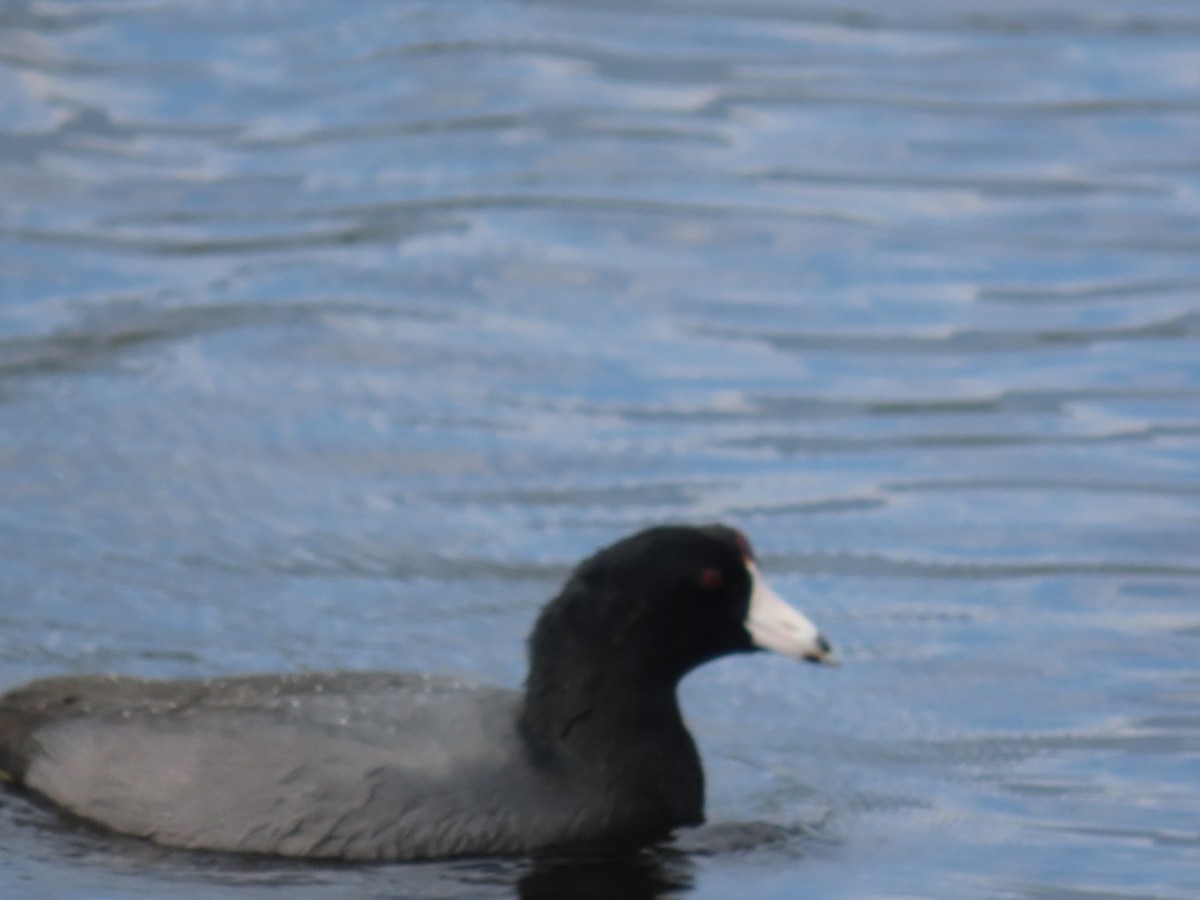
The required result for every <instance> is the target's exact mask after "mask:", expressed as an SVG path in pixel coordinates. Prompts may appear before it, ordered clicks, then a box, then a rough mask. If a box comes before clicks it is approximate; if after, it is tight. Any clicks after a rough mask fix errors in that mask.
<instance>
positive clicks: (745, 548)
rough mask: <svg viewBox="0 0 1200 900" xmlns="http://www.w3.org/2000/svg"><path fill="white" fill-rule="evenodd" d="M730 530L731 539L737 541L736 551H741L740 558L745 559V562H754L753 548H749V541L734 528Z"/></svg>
mask: <svg viewBox="0 0 1200 900" xmlns="http://www.w3.org/2000/svg"><path fill="white" fill-rule="evenodd" d="M732 530H733V539H734V540H735V541H737V545H738V549H739V550H741V551H742V558H743V559H745V560H746V562H754V548H753V547H751V546H750V539H749V538H747V537H746V536H745V535H744V534H742V533H741V532H740V531H738V530H737V529H736V528H734V529H732Z"/></svg>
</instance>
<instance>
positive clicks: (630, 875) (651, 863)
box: [516, 847, 694, 900]
mask: <svg viewBox="0 0 1200 900" xmlns="http://www.w3.org/2000/svg"><path fill="white" fill-rule="evenodd" d="M693 869H694V867H693V864H692V861H691V860H690V859H689V858H688V856H687V855H685V854H683V853H680V852H679V851H678V850H675V849H673V848H669V847H657V848H651V849H647V850H641V851H636V852H634V851H631V852H628V853H619V854H607V855H599V854H597V855H572V856H555V857H545V858H540V859H536V860H533V861H532V863H531V865H530V868H529V870H528V871H527V872H525V873H524V875H522V876H521V877H520V878H519V879H518V881H517V885H516V888H517V890H516V896H518V897H520V898H521V900H550V898H561V897H582V898H605V900H608V898H614V897H620V898H623V900H651V898H659V897H667V896H678V895H679V894H680V893H681V892H684V891H687V890H689V889H690V888H691V887H692V885H693V883H694V877H693V874H694V873H693Z"/></svg>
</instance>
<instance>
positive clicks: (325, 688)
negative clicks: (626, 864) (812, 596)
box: [0, 525, 837, 861]
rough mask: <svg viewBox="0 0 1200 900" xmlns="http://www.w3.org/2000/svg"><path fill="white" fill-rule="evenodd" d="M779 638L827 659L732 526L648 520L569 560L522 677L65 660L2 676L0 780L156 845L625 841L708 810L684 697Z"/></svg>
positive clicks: (516, 850) (331, 850)
mask: <svg viewBox="0 0 1200 900" xmlns="http://www.w3.org/2000/svg"><path fill="white" fill-rule="evenodd" d="M756 650H771V651H775V652H777V653H781V654H784V655H786V656H790V657H793V658H796V659H798V660H807V661H810V662H817V663H828V664H836V662H837V660H836V656H835V654H834V651H833V649H832V647H831V645H830V643H829V641H828V640H827V639H826V638H825V637H824V636H823V635H822V634H821V632H820V631H819V630H818V629H817V627H816V626H815V625H814V624H813V623H812V622H811V621H810V620H809V619H808V618H807V617H806V616H804V615H803V614H802V613H800V612H799V611H797V610H796V609H795V608H794V607H792V606H790V605H788V604H787V603H786V602H785V601H784V600H783V599H781V598H780V596H779V595H778V594H776V593H775V592H774V591H773V590H772V589H771V588H770V587H769V586H768V584H767V583H766V581H765V580H764V578H763V576H762V575H761V574H760V572H759V569H758V564H757V560H756V557H755V554H754V551H753V550H752V548H751V545H750V542H749V541H748V540H747V538H746V537H745V536H744V534H743V533H742V532H740V531H738V530H737V529H735V528H732V527H729V526H726V525H706V526H694V525H660V526H656V527H651V528H648V529H645V530H642V531H639V532H637V533H635V534H632V535H630V536H628V537H625V538H623V539H621V540H619V541H617V542H615V543H613V544H612V545H610V546H607V547H605V548H603V549H601V550H599V551H597V552H595V553H594V554H593V555H591V556H589V557H588V558H586V559H584V560H583V561H582V562H581V563H579V564H578V565H577V566H576V567H575V568H574V570H573V571H572V572H571V573H570V575H569V577H568V578H567V579H566V582H565V584H564V585H563V587H562V589H561V590H560V592H559V593H558V594H557V596H555V597H554V598H553V599H551V600H550V601H549V602H548V603H547V604H546V605H545V606H544V608H543V609H542V610H541V612H540V614H539V615H538V617H537V619H536V622H535V624H534V627H533V630H532V632H531V634H530V636H529V638H528V641H527V655H528V674H527V677H526V679H525V682H524V686H523V690H514V689H506V688H501V687H493V686H486V685H474V684H470V683H468V682H466V681H463V680H461V679H458V678H454V677H448V676H439V675H425V674H410V673H399V672H377V671H343V672H315V673H295V674H252V675H237V676H224V677H217V678H212V679H140V678H133V677H128V676H113V675H66V676H56V677H49V678H44V679H39V680H36V681H33V682H31V683H29V684H27V685H25V686H23V687H19V688H17V689H14V690H11V691H9V692H8V693H5V694H3V695H2V696H0V778H2V779H3V780H4V781H6V782H8V783H9V785H10V787H11V788H13V789H16V790H18V791H21V792H24V793H27V794H31V795H33V796H34V797H36V798H39V799H40V800H41V801H43V802H47V801H48V802H49V804H51V805H52V806H54V807H57V808H58V809H59V810H61V811H63V812H65V813H67V814H68V815H69V816H70V817H72V818H75V819H82V820H84V821H86V822H89V823H92V824H93V825H97V826H100V827H101V828H103V829H107V830H110V831H113V832H118V833H121V834H125V835H131V836H135V837H139V838H144V839H147V840H149V841H152V842H154V843H157V844H160V845H165V846H169V847H178V848H187V849H193V850H210V851H225V852H232V853H252V854H268V855H275V856H284V857H294V858H303V859H324V860H351V861H404V860H431V859H448V858H455V857H487V856H521V855H534V854H541V853H546V852H553V851H560V850H561V851H571V850H578V849H585V850H588V851H593V850H614V851H620V850H628V849H635V848H638V847H643V846H647V845H651V844H654V843H656V842H660V841H662V840H664V839H666V838H667V837H669V836H670V835H671V834H672V832H674V831H675V830H676V829H679V828H681V827H685V826H693V825H698V824H701V823H702V822H703V821H704V790H705V786H704V773H703V769H702V766H701V761H700V756H699V754H698V752H697V748H696V744H695V741H694V740H693V738H692V736H691V734H690V733H689V731H688V729H687V726H686V725H685V722H684V719H683V716H682V714H681V711H680V707H679V701H678V697H677V686H678V684H679V682H680V680H681V679H682V678H683V677H684V676H685V675H686V674H687V673H688V672H690V671H692V670H693V669H695V668H696V667H697V666H699V665H701V664H703V663H705V662H708V661H710V660H714V659H717V658H719V657H723V656H726V655H730V654H737V653H748V652H752V651H756Z"/></svg>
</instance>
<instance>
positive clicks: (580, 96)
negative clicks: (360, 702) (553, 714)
mask: <svg viewBox="0 0 1200 900" xmlns="http://www.w3.org/2000/svg"><path fill="white" fill-rule="evenodd" d="M0 277H2V280H0V498H2V502H0V685H2V686H9V685H13V684H16V683H18V682H21V681H22V680H25V679H27V678H31V677H34V676H39V675H46V674H51V673H56V672H62V671H94V670H108V671H121V672H130V673H138V674H151V675H185V674H187V675H194V674H217V673H228V672H235V671H244V670H273V669H297V668H328V667H354V668H358V667H388V668H404V669H428V670H448V671H453V672H458V673H465V674H468V675H470V676H472V677H475V678H480V679H488V680H495V681H500V682H503V683H507V684H517V683H519V681H520V678H521V675H522V648H521V641H522V639H523V635H524V633H525V630H526V628H527V627H528V623H529V621H530V619H531V618H532V616H533V614H534V612H535V611H536V609H537V607H538V606H539V605H540V603H541V602H542V601H543V600H544V599H545V598H546V597H548V596H549V595H550V594H551V593H552V592H553V590H554V587H555V585H556V583H557V582H558V580H559V579H561V577H562V576H563V574H564V572H565V571H566V569H567V567H568V566H569V565H570V564H571V563H572V562H573V561H574V560H576V559H577V558H579V557H580V556H582V555H583V554H585V553H586V552H588V551H590V550H591V549H593V548H594V547H596V546H598V545H600V544H602V543H604V542H606V541H608V540H611V539H612V538H614V537H616V536H618V535H620V534H622V533H624V532H626V531H629V530H632V529H634V528H636V527H639V526H641V525H643V524H648V523H651V522H658V521H663V520H698V521H708V520H713V519H723V520H728V521H732V522H736V523H738V524H740V525H741V526H743V527H744V528H746V529H747V530H748V531H749V532H750V534H751V535H752V536H753V538H754V539H755V541H756V543H757V544H758V546H759V548H760V551H761V555H762V556H763V558H764V562H763V566H764V568H765V569H767V570H768V571H769V572H770V574H771V575H772V581H773V583H774V584H775V586H776V587H777V589H779V590H780V592H781V593H783V594H785V595H789V596H790V597H791V598H792V599H793V600H795V601H796V602H797V603H798V604H799V605H801V606H802V607H804V608H805V609H807V610H808V611H809V613H810V614H811V615H812V616H813V617H814V618H815V619H817V620H818V621H819V622H820V623H821V624H822V625H823V626H824V628H825V630H826V631H827V632H828V633H829V634H830V635H831V637H833V638H834V639H835V641H836V642H837V643H838V644H839V645H840V647H841V649H842V655H843V657H844V659H845V666H844V668H842V669H841V670H839V671H819V670H812V669H810V668H807V667H798V666H796V665H795V664H792V663H789V662H788V661H786V660H782V659H770V658H766V657H755V658H742V659H735V660H727V661H724V662H722V663H719V664H716V665H714V666H712V667H710V668H708V669H707V670H704V671H702V672H700V673H697V674H696V675H695V676H693V677H692V678H690V679H689V681H688V682H687V683H686V685H685V703H686V707H687V711H688V715H689V718H690V720H691V722H692V724H693V728H694V731H695V732H696V734H697V737H698V740H699V743H700V745H701V748H702V751H703V753H704V756H705V759H706V764H707V769H708V775H709V782H710V802H709V813H710V819H711V820H712V822H714V823H715V827H714V828H713V829H711V830H708V831H702V832H701V833H699V834H694V835H687V836H684V837H683V838H682V839H681V841H680V843H679V844H678V845H677V846H676V847H674V848H670V849H667V850H663V851H661V852H659V853H656V854H648V855H647V856H645V857H642V858H638V859H635V860H629V861H627V862H626V863H623V864H621V865H617V864H615V863H605V864H598V863H594V862H588V861H574V862H559V863H554V864H549V863H547V864H541V865H533V864H530V863H528V862H522V861H512V862H500V863H491V862H483V863H474V862H471V863H459V864H454V865H426V866H408V867H405V866H390V867H383V868H366V869H355V868H328V867H325V868H322V867H310V866H296V865H283V864H276V863H265V862H245V861H237V860H229V859H226V858H209V857H199V858H197V857H195V856H190V855H187V854H172V853H160V852H157V851H152V850H149V849H147V848H145V847H142V846H140V845H138V844H136V843H131V842H126V841H120V840H109V839H105V838H103V837H101V836H98V835H95V834H93V833H91V832H87V831H80V830H78V829H75V828H72V827H69V826H66V825H64V824H63V823H62V822H61V821H60V820H58V819H57V818H56V817H54V816H53V815H51V814H49V813H47V812H46V811H44V810H41V809H39V808H37V807H35V806H31V805H30V804H29V803H27V802H26V801H24V800H21V799H16V798H12V797H5V798H4V799H3V801H2V803H3V805H2V806H0V894H3V895H4V896H30V897H33V896H47V897H51V896H52V897H56V898H64V897H65V898H107V897H129V896H146V897H153V896H164V895H166V894H168V893H169V894H170V895H171V896H176V897H205V898H209V897H247V898H250V897H267V896H286V897H289V898H290V897H304V898H308V897H312V898H327V897H345V896H373V897H478V896H496V897H504V896H513V895H514V894H520V895H522V896H563V895H568V894H569V893H571V892H573V891H575V892H577V891H581V890H584V889H586V888H590V889H591V890H592V892H593V895H595V896H616V895H624V896H656V895H661V894H664V893H668V894H680V895H685V896H688V897H696V898H725V897H731V896H753V897H779V898H784V897H787V898H791V897H795V896H800V895H804V896H816V897H845V898H864V897H956V898H963V897H979V898H983V897H987V898H1039V900H1040V898H1050V897H1067V898H1075V900H1079V898H1099V897H1103V898H1151V897H1153V898H1185V897H1186V898H1191V897H1195V896H1197V895H1198V894H1200V824H1198V823H1200V818H1198V810H1200V662H1198V660H1200V554H1198V553H1197V548H1198V546H1200V528H1198V526H1200V10H1198V9H1197V7H1196V5H1195V4H1194V3H1191V2H1183V0H1175V2H1168V0H1161V2H1155V0H1141V2H1133V0H1123V2H1118V0H1038V2H1032V0H1006V2H1004V3H1000V2H997V0H984V2H978V3H972V4H962V3H958V2H955V3H950V2H939V0H913V2H907V3H903V4H891V3H882V2H872V0H863V2H859V3H854V4H851V3H846V2H786V0H747V2H733V0H660V2H646V3H622V2H613V0H606V2H600V0H558V2H502V0H426V2H415V0H395V2H379V0H360V2H356V3H353V4H327V3H317V2H288V3H283V2H269V0H267V2H258V3H254V4H248V3H234V2H216V0H211V2H202V0H190V2H188V0H180V2H173V3H161V2H150V0H102V2H68V0H59V2H50V0H43V2H37V0H35V2H20V0H10V2H5V3H0Z"/></svg>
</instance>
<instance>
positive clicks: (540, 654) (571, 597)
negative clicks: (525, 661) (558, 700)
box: [530, 525, 832, 687]
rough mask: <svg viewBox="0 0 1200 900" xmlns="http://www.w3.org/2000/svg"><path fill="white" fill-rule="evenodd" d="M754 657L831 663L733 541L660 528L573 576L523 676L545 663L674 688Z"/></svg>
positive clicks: (719, 529)
mask: <svg viewBox="0 0 1200 900" xmlns="http://www.w3.org/2000/svg"><path fill="white" fill-rule="evenodd" d="M758 649H769V650H776V651H778V652H781V653H785V654H787V655H789V656H794V657H797V658H802V659H809V660H812V661H816V662H820V661H828V660H829V658H830V656H831V653H832V651H831V648H830V646H829V644H828V642H826V641H825V639H824V638H823V637H821V635H820V633H819V632H818V631H817V629H816V628H815V627H814V626H813V625H812V623H811V622H809V621H808V619H806V618H805V617H804V616H803V615H801V614H800V613H799V612H797V611H796V610H794V609H792V608H791V607H790V606H788V605H787V604H786V603H784V602H783V601H782V600H781V599H780V598H779V597H778V595H776V594H775V593H774V592H772V591H771V590H770V588H768V587H767V585H766V584H765V582H763V580H762V578H761V577H760V576H759V574H758V569H757V566H756V564H755V561H754V554H753V551H752V550H751V548H750V544H749V542H748V541H747V540H746V538H745V537H744V536H743V535H742V534H741V533H740V532H739V531H737V530H735V529H732V528H728V527H725V526H721V525H713V526H709V527H703V528H696V527H690V526H670V525H668V526H661V527H657V528H651V529H648V530H646V531H642V532H639V533H637V534H634V535H632V536H630V537H627V538H625V539H624V540H621V541H618V542H617V543H615V544H613V545H611V546H609V547H607V548H605V549H603V550H601V551H599V552H598V553H596V554H595V555H594V556H592V557H590V558H589V559H587V560H585V561H584V562H582V563H581V564H580V565H579V566H578V567H577V568H576V570H575V572H574V573H573V574H572V575H571V577H570V579H569V580H568V581H567V584H566V585H565V586H564V588H563V591H562V593H560V594H559V596H558V597H557V598H555V599H554V600H553V601H551V603H550V604H549V605H548V606H547V607H546V608H545V610H543V612H542V615H541V617H540V618H539V620H538V624H537V626H536V628H535V629H534V633H533V635H532V637H531V639H530V656H531V675H532V674H533V672H534V671H536V670H537V669H538V667H539V663H541V662H542V661H543V660H547V661H548V660H557V662H558V664H559V665H558V666H557V667H556V668H558V669H560V670H563V669H564V667H565V670H566V671H568V672H569V671H570V670H572V669H575V670H577V671H579V672H583V671H584V670H585V669H587V668H588V667H602V668H603V669H604V670H607V671H610V672H620V673H623V674H624V675H626V676H627V677H629V678H631V679H633V680H636V681H637V682H638V683H639V684H640V685H642V686H645V687H650V686H653V685H655V684H669V685H671V686H673V685H674V684H675V683H676V682H678V680H679V679H680V678H682V677H683V676H684V675H685V674H687V672H689V671H690V670H691V669H693V668H695V667H696V666H698V665H700V664H702V663H704V662H707V661H709V660H711V659H716V658H717V657H720V656H724V655H726V654H730V653H741V652H749V651H753V650H758ZM559 677H563V672H562V671H560V672H559Z"/></svg>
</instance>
